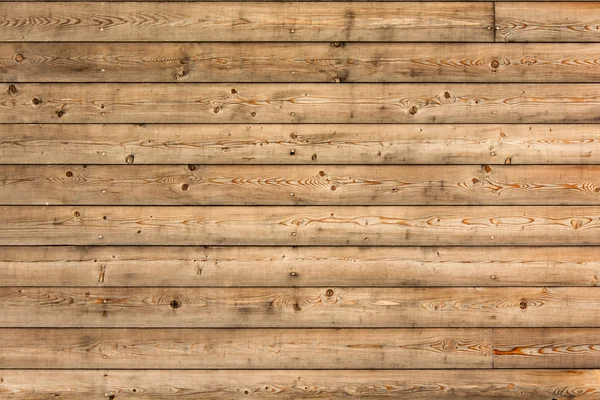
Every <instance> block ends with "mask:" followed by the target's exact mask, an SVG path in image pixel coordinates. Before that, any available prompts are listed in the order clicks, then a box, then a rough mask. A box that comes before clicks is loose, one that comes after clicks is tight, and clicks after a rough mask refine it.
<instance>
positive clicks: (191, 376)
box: [0, 369, 600, 400]
mask: <svg viewBox="0 0 600 400" xmlns="http://www.w3.org/2000/svg"><path fill="white" fill-rule="evenodd" d="M598 374H599V372H598V370H520V371H509V370H497V371H490V370H468V369H457V370H431V371H426V372H424V371H422V370H378V371H372V370H356V371H354V370H346V371H338V370H334V371H326V372H325V371H321V370H290V371H273V370H259V371H228V370H216V371H211V370H190V371H164V370H158V371H148V370H133V371H130V370H102V371H81V370H65V371H56V370H36V371H27V370H25V371H24V370H5V371H1V372H0V375H1V376H2V378H3V382H1V383H0V388H3V395H4V396H8V397H7V398H9V399H16V400H24V399H32V398H37V397H39V396H40V395H46V396H48V397H58V398H61V399H67V400H80V399H89V398H102V397H103V396H104V397H110V396H115V398H119V399H137V398H139V397H140V393H141V394H142V396H145V397H147V398H152V399H154V398H157V399H158V398H161V399H177V400H192V399H193V400H196V399H199V398H202V399H204V398H206V399H208V398H210V399H222V400H225V399H226V400H230V399H247V398H261V399H290V398H291V397H292V396H293V397H294V398H295V399H306V400H308V399H329V400H342V399H348V398H377V399H397V398H399V397H409V398H411V399H420V400H430V399H459V398H460V399H470V400H476V399H477V400H479V399H481V398H486V399H510V400H513V399H523V400H531V399H561V400H563V399H565V400H566V399H570V398H577V399H596V398H597V397H598V394H599V393H600V385H599V384H598Z"/></svg>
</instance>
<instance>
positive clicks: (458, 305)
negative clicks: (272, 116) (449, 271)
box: [0, 287, 600, 328]
mask: <svg viewBox="0 0 600 400" xmlns="http://www.w3.org/2000/svg"><path fill="white" fill-rule="evenodd" d="M599 315H600V288H595V287H594V288H589V287H587V288H586V287H581V288H560V287H551V288H540V287H537V288H536V287H520V288H516V287H514V288H504V287H503V288H337V287H329V288H162V287H159V288H98V287H92V288H12V287H10V288H0V326H3V327H17V328H21V327H23V328H24V327H29V328H32V327H56V328H62V327H111V328H112V327H126V328H129V327H136V328H147V327H155V328H166V327H173V326H176V327H190V328H248V327H255V328H266V327H277V328H291V327H298V328H300V327H314V328H334V327H354V328H358V327H360V328H366V327H373V328H406V327H428V328H434V327H475V328H477V327H559V326H560V327H600V318H599Z"/></svg>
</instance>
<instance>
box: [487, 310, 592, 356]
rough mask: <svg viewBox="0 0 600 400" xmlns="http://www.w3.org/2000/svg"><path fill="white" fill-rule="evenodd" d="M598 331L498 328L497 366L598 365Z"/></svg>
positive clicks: (495, 352) (495, 340)
mask: <svg viewBox="0 0 600 400" xmlns="http://www.w3.org/2000/svg"><path fill="white" fill-rule="evenodd" d="M598 317H599V315H598V314H597V313H596V318H598ZM599 334H600V332H599V331H598V329H590V328H582V329H564V328H562V329H556V328H553V329H495V330H494V366H495V367H496V368H563V367H565V366H568V368H590V367H594V368H596V367H598V365H600V336H599Z"/></svg>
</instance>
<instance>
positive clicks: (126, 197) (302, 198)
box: [0, 165, 600, 205]
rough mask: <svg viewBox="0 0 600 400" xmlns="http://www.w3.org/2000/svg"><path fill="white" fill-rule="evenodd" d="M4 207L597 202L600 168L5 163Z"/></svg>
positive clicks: (0, 189) (1, 180) (0, 181)
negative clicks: (28, 164) (42, 164)
mask: <svg viewBox="0 0 600 400" xmlns="http://www.w3.org/2000/svg"><path fill="white" fill-rule="evenodd" d="M33 192H35V193H36V196H25V197H24V196H23V193H33ZM0 203H1V204H7V205H15V204H16V205H20V204H28V205H44V204H45V205H48V204H51V205H99V204H102V205H496V204H502V205H521V204H523V205H524V204H529V205H539V204H544V205H586V204H588V205H600V167H599V166H543V167H538V166H513V165H510V166H494V167H491V166H489V165H484V166H478V165H477V166H323V165H315V166H205V165H198V166H195V167H190V166H188V165H178V166H145V165H133V166H126V167H124V166H95V165H90V166H86V167H83V166H73V165H59V166H45V167H40V166H22V165H15V166H12V165H4V166H0Z"/></svg>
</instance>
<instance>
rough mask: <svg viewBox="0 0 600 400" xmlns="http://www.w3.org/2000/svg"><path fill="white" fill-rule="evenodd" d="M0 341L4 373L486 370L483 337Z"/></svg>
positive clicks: (112, 335)
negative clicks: (72, 370) (66, 370)
mask: <svg viewBox="0 0 600 400" xmlns="http://www.w3.org/2000/svg"><path fill="white" fill-rule="evenodd" d="M0 335H2V337H3V340H2V341H0V365H1V366H2V368H144V369H153V368H159V369H162V368H166V369H168V368H177V369H195V368H233V369H240V368H243V369H260V368H285V369H305V368H353V369H361V368H419V367H427V368H491V365H492V356H491V352H492V349H491V330H489V329H376V330H365V329H220V330H215V329H158V330H155V329H34V330H23V329H2V330H0ZM0 376H1V371H0Z"/></svg>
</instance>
